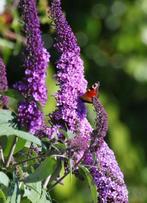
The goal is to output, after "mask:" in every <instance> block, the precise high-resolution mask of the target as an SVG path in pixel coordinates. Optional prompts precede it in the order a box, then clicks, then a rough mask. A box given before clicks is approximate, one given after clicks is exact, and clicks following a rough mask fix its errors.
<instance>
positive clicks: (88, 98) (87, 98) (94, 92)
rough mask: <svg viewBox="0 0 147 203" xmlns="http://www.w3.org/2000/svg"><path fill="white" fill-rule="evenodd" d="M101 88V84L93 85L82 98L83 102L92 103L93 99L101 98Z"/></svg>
mask: <svg viewBox="0 0 147 203" xmlns="http://www.w3.org/2000/svg"><path fill="white" fill-rule="evenodd" d="M99 86H100V84H99V82H98V83H95V84H94V85H92V87H91V88H89V89H88V90H87V91H86V93H85V94H84V95H82V96H81V97H80V98H81V99H82V101H84V102H87V103H92V98H93V97H98V96H99Z"/></svg>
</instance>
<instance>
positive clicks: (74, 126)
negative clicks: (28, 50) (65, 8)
mask: <svg viewBox="0 0 147 203" xmlns="http://www.w3.org/2000/svg"><path fill="white" fill-rule="evenodd" d="M51 15H52V17H53V19H54V22H55V26H56V32H57V38H56V41H57V43H56V44H55V47H56V49H57V51H58V52H59V53H60V54H61V56H60V58H59V60H58V62H57V76H56V77H57V81H58V84H59V85H60V90H59V91H58V93H57V94H56V100H57V110H56V112H54V114H53V120H54V121H55V123H58V124H59V123H60V124H62V123H64V124H65V125H66V126H67V127H68V128H69V130H71V131H73V132H75V133H76V134H77V137H78V139H80V137H81V136H82V140H83V137H84V138H85V140H86V142H84V143H87V144H88V140H89V135H90V133H91V131H92V128H91V126H90V124H89V123H88V121H87V119H86V109H85V105H84V103H83V102H82V101H81V100H80V96H81V95H83V94H84V93H85V91H86V88H87V81H86V80H85V78H84V66H83V61H82V59H81V58H80V48H79V46H78V45H77V40H76V37H75V36H74V33H73V32H72V30H71V28H70V26H69V25H68V23H67V21H66V18H65V16H64V14H63V12H62V9H61V2H60V0H53V1H52V4H51ZM77 137H76V138H75V139H77ZM78 139H77V145H79V144H78ZM73 143H74V144H75V143H76V141H75V140H74V142H73ZM81 148H82V146H81Z"/></svg>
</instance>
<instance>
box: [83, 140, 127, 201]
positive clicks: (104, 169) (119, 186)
mask: <svg viewBox="0 0 147 203" xmlns="http://www.w3.org/2000/svg"><path fill="white" fill-rule="evenodd" d="M96 157H97V162H96V163H95V161H94V160H93V155H92V153H89V154H87V156H86V159H85V164H86V165H89V169H90V172H91V175H92V176H93V179H94V182H95V184H96V186H97V190H98V193H99V198H98V202H99V203H112V202H114V203H128V191H127V188H126V185H125V182H124V177H123V173H122V172H121V170H120V168H119V166H118V164H117V161H116V159H115V155H114V153H113V151H112V150H111V149H110V148H109V147H108V145H107V144H106V143H105V142H103V143H102V145H101V146H100V148H98V150H97V152H96Z"/></svg>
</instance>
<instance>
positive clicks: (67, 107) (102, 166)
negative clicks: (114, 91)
mask: <svg viewBox="0 0 147 203" xmlns="http://www.w3.org/2000/svg"><path fill="white" fill-rule="evenodd" d="M20 8H21V13H22V17H23V21H24V30H25V35H26V50H25V60H24V69H25V76H24V78H23V80H22V81H19V82H17V83H16V84H15V85H14V87H15V89H17V90H18V91H19V92H20V93H21V94H22V95H23V98H24V100H23V101H21V102H20V103H19V105H18V122H19V124H20V126H21V128H25V130H27V131H29V132H31V133H33V134H35V135H36V136H39V135H43V136H48V138H49V139H50V140H51V139H52V138H54V140H57V141H58V140H60V141H61V140H62V142H64V137H63V134H62V133H61V130H64V131H71V132H72V133H73V134H74V137H73V138H71V139H70V140H68V141H67V140H66V144H67V145H66V146H67V147H68V149H69V152H71V153H69V154H70V155H69V156H70V159H73V160H74V161H75V162H76V163H82V164H83V165H84V166H85V167H87V168H88V169H89V171H90V173H91V176H92V178H93V181H94V183H95V185H96V187H97V191H98V194H99V195H98V202H99V203H112V202H114V203H128V192H127V188H126V185H125V182H124V177H123V173H122V172H121V170H120V168H119V166H118V163H117V161H116V159H115V155H114V153H113V151H112V150H111V149H110V148H109V146H108V145H107V143H106V142H105V136H106V134H107V130H108V116H107V113H106V111H105V109H104V107H103V105H102V104H101V102H100V100H99V99H98V98H96V97H93V98H92V104H93V106H94V108H95V112H96V127H95V129H93V128H92V127H91V125H90V123H89V121H88V119H87V112H86V107H85V103H84V101H83V100H82V99H81V97H82V96H83V95H84V94H85V92H86V90H87V81H86V79H85V76H84V63H83V60H82V59H81V56H80V47H79V46H78V43H77V39H76V37H75V35H74V33H73V32H72V29H71V27H70V25H69V24H68V22H67V20H66V18H65V16H64V14H63V12H62V8H61V0H52V3H51V8H50V11H51V17H52V19H53V21H54V23H55V27H56V38H55V43H54V48H55V49H56V52H58V55H59V58H58V60H57V62H56V69H57V74H56V79H57V84H58V85H59V90H58V92H57V93H56V95H55V98H56V101H57V106H56V110H55V111H54V112H53V113H51V114H50V115H49V120H50V123H51V124H52V125H51V126H47V125H46V124H45V121H44V115H43V113H42V111H41V108H40V107H41V106H42V105H45V103H46V101H47V88H46V84H45V79H46V71H47V67H48V63H49V59H50V54H49V53H48V52H47V50H46V49H45V48H44V45H43V42H42V38H41V31H40V24H39V18H38V16H37V10H36V1H35V0H29V1H28V0H20ZM0 71H1V73H2V78H1V80H0V93H1V91H6V90H7V80H6V71H5V66H4V64H3V62H2V60H1V59H0ZM54 135H56V136H55V137H54ZM70 150H71V151H70ZM76 169H77V170H78V165H77V167H76Z"/></svg>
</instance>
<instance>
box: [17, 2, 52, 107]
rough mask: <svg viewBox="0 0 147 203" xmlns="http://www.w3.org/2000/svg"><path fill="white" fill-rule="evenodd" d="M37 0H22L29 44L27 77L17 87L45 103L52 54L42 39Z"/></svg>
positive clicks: (26, 54) (27, 95) (25, 93)
mask: <svg viewBox="0 0 147 203" xmlns="http://www.w3.org/2000/svg"><path fill="white" fill-rule="evenodd" d="M35 2H36V1H35V0H29V1H28V0H20V8H21V9H22V17H23V20H24V23H25V34H26V39H27V42H26V44H27V45H26V52H25V57H26V58H25V62H24V67H25V78H24V81H23V82H18V83H17V84H16V85H15V88H17V89H18V90H19V91H20V92H21V93H23V95H24V96H25V97H33V98H34V100H35V101H37V102H40V103H41V104H43V105H44V104H45V103H46V100H47V89H46V85H45V79H46V69H47V66H48V62H49V58H50V55H49V53H48V52H47V50H46V49H45V48H44V46H43V42H42V39H41V32H40V24H39V18H38V16H37V11H36V5H35Z"/></svg>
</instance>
